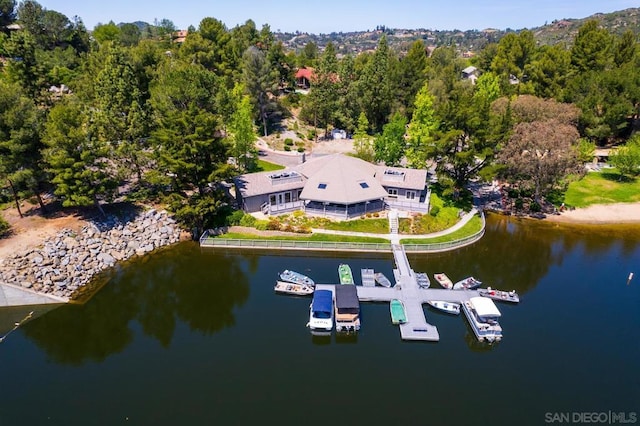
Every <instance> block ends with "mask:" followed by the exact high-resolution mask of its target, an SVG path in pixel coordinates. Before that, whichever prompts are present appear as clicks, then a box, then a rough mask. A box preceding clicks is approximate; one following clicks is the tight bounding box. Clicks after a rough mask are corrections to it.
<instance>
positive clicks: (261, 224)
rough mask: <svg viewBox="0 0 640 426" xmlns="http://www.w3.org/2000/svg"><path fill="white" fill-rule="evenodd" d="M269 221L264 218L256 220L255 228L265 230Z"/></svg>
mask: <svg viewBox="0 0 640 426" xmlns="http://www.w3.org/2000/svg"><path fill="white" fill-rule="evenodd" d="M268 225H269V222H268V221H266V220H256V229H257V230H258V231H266V230H267V226H268Z"/></svg>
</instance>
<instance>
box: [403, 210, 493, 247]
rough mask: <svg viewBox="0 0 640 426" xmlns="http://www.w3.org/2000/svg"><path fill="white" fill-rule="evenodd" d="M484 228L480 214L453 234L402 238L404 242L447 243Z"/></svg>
mask: <svg viewBox="0 0 640 426" xmlns="http://www.w3.org/2000/svg"><path fill="white" fill-rule="evenodd" d="M481 229H482V219H481V218H480V217H479V216H474V217H472V218H471V220H470V221H469V222H467V223H466V224H465V225H464V226H463V227H462V228H460V229H458V230H457V231H454V232H452V233H451V234H447V235H443V236H441V237H433V238H421V239H409V238H406V239H401V240H400V242H401V243H402V244H434V243H446V242H449V241H455V240H460V239H462V238H465V237H469V236H471V235H473V234H475V233H476V232H478V231H480V230H481Z"/></svg>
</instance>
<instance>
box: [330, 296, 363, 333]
mask: <svg viewBox="0 0 640 426" xmlns="http://www.w3.org/2000/svg"><path fill="white" fill-rule="evenodd" d="M335 319H336V332H337V333H355V332H357V331H358V330H360V300H359V299H358V291H357V290H356V286H354V285H337V286H336V287H335Z"/></svg>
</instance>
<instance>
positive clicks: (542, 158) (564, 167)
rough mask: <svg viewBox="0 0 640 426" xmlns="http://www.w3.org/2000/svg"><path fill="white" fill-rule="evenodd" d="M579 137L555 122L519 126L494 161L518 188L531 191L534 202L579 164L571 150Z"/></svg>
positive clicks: (574, 152) (568, 128)
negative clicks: (502, 166)
mask: <svg viewBox="0 0 640 426" xmlns="http://www.w3.org/2000/svg"><path fill="white" fill-rule="evenodd" d="M578 137H579V134H578V132H577V130H576V128H575V127H574V126H571V125H569V124H565V123H562V122H559V121H557V120H553V119H551V120H545V121H533V122H522V123H519V124H517V125H516V126H515V128H514V131H513V134H512V136H511V138H510V139H509V141H508V142H507V143H506V144H505V145H504V146H503V147H502V149H501V151H500V153H499V155H498V158H499V161H500V162H501V163H502V164H504V165H506V167H507V170H508V173H509V175H510V176H511V177H513V178H514V179H515V180H516V181H517V182H518V183H519V184H520V185H521V186H528V187H530V188H531V189H533V191H534V196H535V200H536V201H537V202H538V203H539V202H540V200H541V197H542V196H543V195H545V194H546V193H547V191H549V190H550V189H552V188H553V187H554V186H555V185H556V184H557V183H558V182H559V181H560V180H561V179H563V178H564V177H565V176H567V174H569V173H572V172H575V171H577V169H578V167H579V166H580V163H579V161H578V158H577V155H576V154H577V152H576V150H575V148H574V146H575V144H576V143H577V140H578Z"/></svg>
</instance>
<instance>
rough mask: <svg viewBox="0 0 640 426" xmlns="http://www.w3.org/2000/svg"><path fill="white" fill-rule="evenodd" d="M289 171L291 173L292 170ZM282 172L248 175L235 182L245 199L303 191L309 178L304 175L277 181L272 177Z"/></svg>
mask: <svg viewBox="0 0 640 426" xmlns="http://www.w3.org/2000/svg"><path fill="white" fill-rule="evenodd" d="M287 171H289V172H291V170H287ZM282 172H283V171H278V172H273V171H270V172H258V173H247V174H246V175H241V176H238V177H236V178H234V179H233V181H234V182H235V184H236V188H238V190H239V191H240V193H241V194H242V197H243V198H247V197H254V196H256V195H262V194H271V193H273V192H281V191H290V190H292V189H302V187H304V184H305V182H306V181H307V178H306V177H304V176H302V175H299V176H297V177H296V176H291V177H290V178H285V179H275V180H274V179H272V178H271V177H270V176H273V175H277V174H281V173H282Z"/></svg>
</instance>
